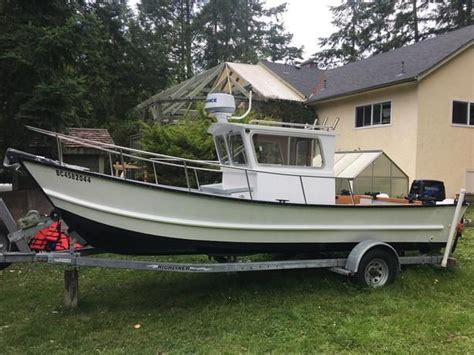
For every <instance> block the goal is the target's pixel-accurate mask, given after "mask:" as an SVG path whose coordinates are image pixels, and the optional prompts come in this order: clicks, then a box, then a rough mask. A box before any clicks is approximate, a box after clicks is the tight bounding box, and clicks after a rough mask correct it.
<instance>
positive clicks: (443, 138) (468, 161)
mask: <svg viewBox="0 0 474 355" xmlns="http://www.w3.org/2000/svg"><path fill="white" fill-rule="evenodd" d="M453 100H461V101H470V102H474V47H472V46H471V48H470V49H467V50H465V51H464V52H462V53H461V54H459V55H457V56H456V57H454V58H453V59H451V60H450V61H448V62H447V63H446V64H444V65H442V66H441V67H440V68H438V69H437V70H435V71H434V72H432V73H430V74H429V75H428V76H426V78H424V79H422V80H421V81H420V84H419V89H418V113H419V119H418V121H419V123H418V124H419V126H418V139H417V161H416V176H417V177H418V178H424V177H426V178H433V179H439V180H443V181H444V182H445V184H446V189H447V191H446V192H447V195H448V196H454V195H455V194H456V193H457V192H459V188H460V187H463V186H464V184H465V181H464V177H465V172H466V169H469V168H470V169H474V126H470V127H456V126H453V125H452V124H451V116H452V101H453Z"/></svg>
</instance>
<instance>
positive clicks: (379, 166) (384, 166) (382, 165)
mask: <svg viewBox="0 0 474 355" xmlns="http://www.w3.org/2000/svg"><path fill="white" fill-rule="evenodd" d="M391 165H392V162H391V161H390V160H389V159H388V158H387V157H386V156H385V155H383V154H382V155H381V156H380V157H379V158H378V159H377V160H376V161H374V176H375V177H380V176H384V177H389V176H390V166H391Z"/></svg>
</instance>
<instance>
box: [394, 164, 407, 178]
mask: <svg viewBox="0 0 474 355" xmlns="http://www.w3.org/2000/svg"><path fill="white" fill-rule="evenodd" d="M392 176H393V177H403V178H406V175H405V174H404V173H403V171H401V170H400V169H399V168H398V167H397V166H396V165H395V164H393V163H392Z"/></svg>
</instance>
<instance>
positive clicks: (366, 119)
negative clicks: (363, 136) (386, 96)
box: [355, 101, 392, 128]
mask: <svg viewBox="0 0 474 355" xmlns="http://www.w3.org/2000/svg"><path fill="white" fill-rule="evenodd" d="M355 116H356V117H355V126H356V128H359V127H368V126H381V125H387V124H390V123H391V120H392V103H391V102H390V101H387V102H379V103H376V104H370V105H364V106H357V107H356V112H355Z"/></svg>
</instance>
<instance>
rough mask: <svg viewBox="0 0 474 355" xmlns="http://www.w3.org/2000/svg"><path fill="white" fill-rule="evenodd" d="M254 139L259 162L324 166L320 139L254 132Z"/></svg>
mask: <svg viewBox="0 0 474 355" xmlns="http://www.w3.org/2000/svg"><path fill="white" fill-rule="evenodd" d="M252 140H253V144H254V147H255V156H256V158H257V162H258V163H259V164H268V165H282V166H283V165H286V166H307V167H316V168H320V167H322V166H323V158H322V154H321V145H320V143H319V140H318V139H314V138H305V137H285V136H277V135H269V134H254V135H253V137H252Z"/></svg>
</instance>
